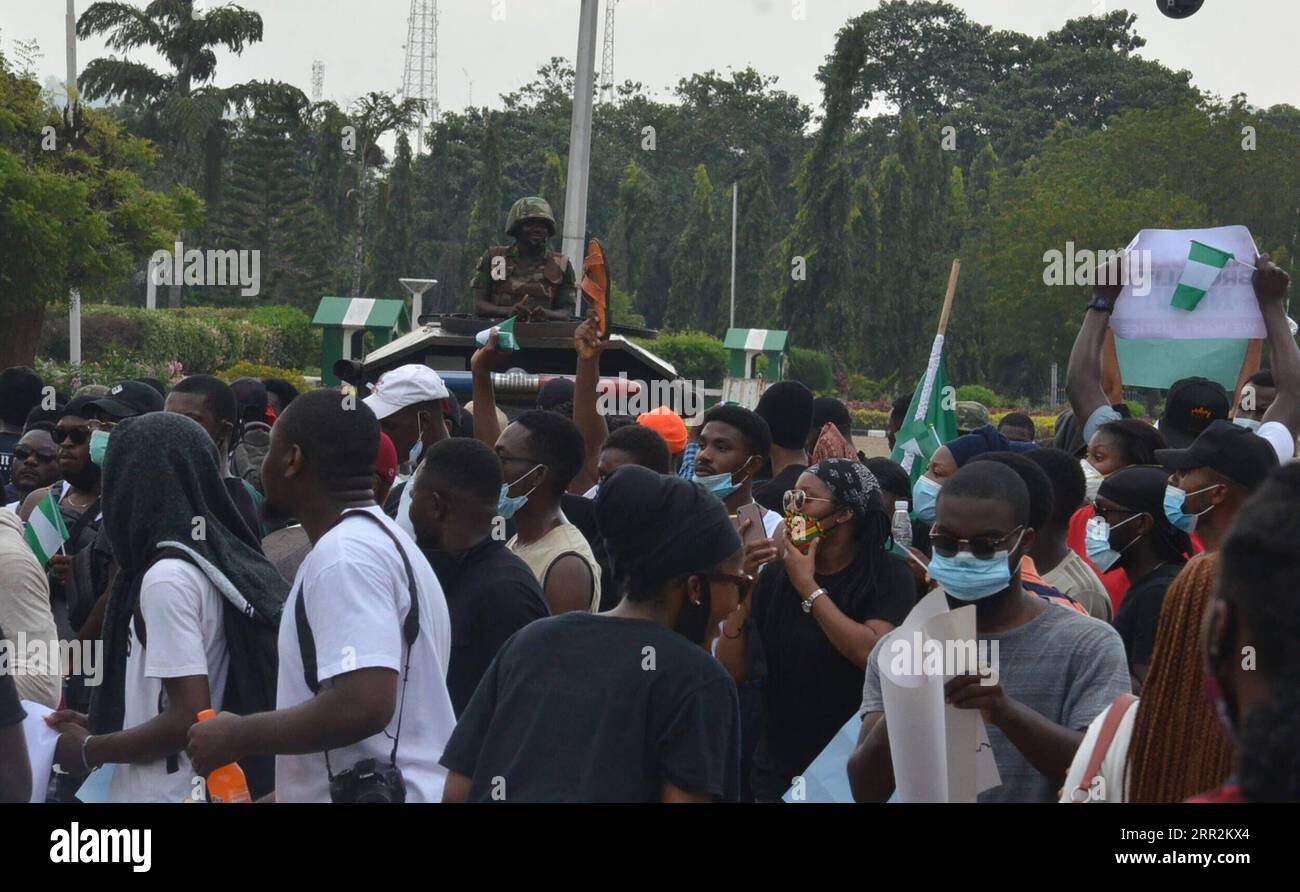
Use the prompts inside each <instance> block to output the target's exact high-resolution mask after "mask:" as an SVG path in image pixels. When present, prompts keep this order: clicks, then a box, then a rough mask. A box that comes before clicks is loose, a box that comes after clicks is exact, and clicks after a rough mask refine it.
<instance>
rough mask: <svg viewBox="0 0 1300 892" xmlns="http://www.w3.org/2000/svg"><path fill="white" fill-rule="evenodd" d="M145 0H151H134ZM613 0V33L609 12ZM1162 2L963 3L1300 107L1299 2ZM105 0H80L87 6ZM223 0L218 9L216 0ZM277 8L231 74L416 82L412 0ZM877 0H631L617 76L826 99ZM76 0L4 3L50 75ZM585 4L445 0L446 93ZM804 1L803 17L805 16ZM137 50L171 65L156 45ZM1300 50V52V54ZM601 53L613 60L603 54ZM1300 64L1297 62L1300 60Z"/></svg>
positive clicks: (554, 29)
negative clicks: (1132, 15)
mask: <svg viewBox="0 0 1300 892" xmlns="http://www.w3.org/2000/svg"><path fill="white" fill-rule="evenodd" d="M133 2H134V5H136V6H140V7H144V6H145V5H147V3H146V0H133ZM608 2H609V0H601V4H600V5H601V10H602V12H601V15H602V21H601V25H600V26H599V30H598V40H599V38H600V35H602V34H603V28H604V25H603V16H604V9H605V7H606V6H607V5H608ZM1157 2H1158V0H1128V2H1127V3H1118V2H1115V0H955V5H957V6H959V7H961V8H962V9H964V10H965V11H966V13H967V15H968V16H970V17H971V18H972V19H974V20H975V21H978V22H981V23H983V24H986V25H989V26H992V27H993V28H996V29H1009V30H1017V31H1022V32H1025V33H1028V34H1032V35H1042V34H1045V33H1047V32H1048V31H1051V30H1054V29H1056V28H1059V27H1060V26H1061V25H1062V24H1063V23H1064V22H1065V21H1066V20H1068V19H1070V18H1075V17H1079V16H1085V15H1090V14H1093V13H1095V12H1105V11H1106V10H1107V9H1110V8H1127V9H1130V10H1133V11H1135V12H1137V13H1138V22H1137V30H1138V33H1140V34H1141V35H1142V36H1143V37H1144V38H1146V40H1147V46H1146V47H1144V48H1143V49H1142V50H1141V54H1142V55H1143V56H1145V57H1147V58H1152V59H1156V60H1158V61H1160V62H1162V63H1163V64H1165V65H1167V66H1169V67H1171V68H1174V69H1180V68H1186V69H1188V70H1189V71H1191V72H1192V75H1193V83H1194V84H1195V85H1196V86H1198V87H1200V88H1201V89H1203V90H1206V91H1208V92H1211V93H1216V94H1218V95H1220V96H1222V97H1224V98H1227V97H1228V96H1231V95H1233V94H1235V93H1245V94H1247V96H1248V98H1249V100H1250V101H1251V102H1252V103H1253V104H1255V105H1260V106H1269V105H1274V104H1277V103H1289V104H1292V105H1297V106H1300V79H1297V78H1296V77H1295V71H1296V68H1295V64H1296V63H1295V58H1294V55H1295V48H1294V36H1295V34H1297V33H1300V3H1296V2H1294V0H1206V3H1205V6H1204V8H1202V9H1201V11H1200V12H1198V13H1197V14H1196V15H1194V16H1193V17H1191V18H1190V19H1185V20H1181V21H1179V20H1173V19H1167V18H1165V17H1164V16H1163V15H1161V14H1160V13H1159V12H1158V11H1157V9H1156V4H1157ZM89 5H90V4H89V0H76V8H77V11H78V13H80V12H82V11H83V10H84V9H85V8H86V7H88V6H89ZM207 5H208V6H209V7H210V6H213V5H217V4H216V3H215V2H213V0H208V2H207ZM241 5H243V6H245V7H246V8H248V9H253V10H256V11H257V12H259V13H261V15H262V17H263V19H264V21H265V40H264V41H263V42H262V43H260V44H256V45H254V46H252V47H249V48H247V49H246V50H245V51H244V53H243V55H242V56H235V55H234V54H232V53H229V52H227V51H225V50H218V67H217V83H218V84H220V85H224V84H230V83H237V82H241V81H245V80H252V79H262V80H265V79H276V80H283V81H287V82H289V83H292V84H295V85H297V86H299V87H301V88H302V89H303V90H304V92H308V93H310V87H311V69H312V62H313V61H314V60H320V61H322V62H324V64H325V96H326V98H330V99H334V100H335V101H337V102H339V103H340V104H347V103H349V102H350V101H351V100H352V99H355V98H356V97H358V96H360V95H361V94H363V93H365V92H367V91H370V90H388V91H393V92H396V91H397V90H399V89H400V87H401V84H402V71H403V61H404V50H403V44H404V43H405V41H406V31H407V15H408V12H409V9H410V5H411V4H410V0H242V3H241ZM878 5H879V4H878V2H877V0H621V2H620V3H619V4H618V7H617V14H616V17H615V20H616V26H617V27H616V36H615V62H614V74H615V79H616V80H617V81H619V82H621V81H623V80H625V79H630V80H634V81H640V82H641V83H643V84H644V85H645V86H646V87H647V88H648V89H649V90H650V91H651V92H652V93H655V94H657V95H659V96H661V97H664V98H666V97H667V96H668V95H669V91H670V90H671V88H672V86H673V85H674V84H676V82H677V81H678V79H680V78H682V77H686V76H689V75H691V74H693V73H696V72H702V71H706V70H708V69H710V68H712V69H716V70H718V71H722V72H725V71H726V70H727V69H730V68H736V69H739V68H744V67H745V66H747V65H752V66H754V67H755V68H756V69H758V70H759V71H760V72H762V73H764V74H769V75H775V76H776V77H777V78H778V87H780V88H781V89H784V90H788V91H790V92H792V93H794V94H796V95H798V96H799V97H800V98H801V99H802V100H804V101H805V102H807V103H808V104H810V105H812V106H813V107H814V109H819V107H820V92H819V90H818V85H817V81H816V79H815V74H816V71H817V68H818V66H819V65H821V64H822V62H823V61H824V60H825V58H826V56H827V54H828V53H829V52H830V51H831V49H832V48H833V46H834V41H835V34H836V32H837V31H838V30H839V28H840V27H841V26H842V25H843V24H844V22H845V21H847V20H848V19H849V18H851V17H853V16H855V15H858V14H860V13H862V12H864V11H867V10H870V9H874V8H876V7H877V6H878ZM65 8H66V2H65V0H0V47H3V48H4V49H5V51H6V53H8V52H9V51H10V50H11V49H12V45H13V42H14V41H15V40H20V39H22V40H27V39H32V38H35V39H36V41H37V42H38V43H39V45H40V47H41V50H42V51H43V53H44V57H43V58H42V59H41V60H40V62H39V63H38V68H39V72H40V76H41V80H42V81H44V80H45V79H46V78H47V77H50V76H53V77H55V78H57V79H58V80H60V81H61V80H62V78H63V72H64V71H65V67H66V66H65V62H64V50H63V46H64V13H65ZM578 9H579V0H441V2H440V3H439V10H440V23H439V29H438V37H439V75H440V83H439V91H438V95H439V101H440V103H441V105H442V107H443V108H444V109H456V110H459V109H463V108H465V107H466V106H468V105H469V104H470V101H471V89H472V99H473V103H474V104H476V105H479V106H482V105H485V104H487V105H490V106H493V107H499V106H500V100H499V98H498V97H499V96H500V94H502V93H505V92H510V91H512V90H514V89H516V88H518V87H519V86H521V85H523V84H524V83H526V82H528V81H529V80H531V79H532V78H533V76H534V75H535V73H536V71H537V68H538V67H539V66H540V65H541V64H543V63H545V62H546V61H547V60H548V59H549V58H550V57H551V56H564V57H566V58H567V59H570V60H571V59H572V58H573V56H574V53H575V51H576V48H577V31H578ZM800 12H802V18H798V17H797V16H798V15H799V13H800ZM107 53H108V50H107V48H106V47H105V46H104V43H103V41H102V39H98V38H97V39H92V40H86V41H82V42H79V44H78V54H79V55H78V61H79V63H80V64H81V65H84V64H85V63H86V62H87V61H89V60H90V59H93V58H96V57H98V56H101V55H106V54H107ZM132 58H134V59H136V60H138V61H142V62H146V63H150V64H155V65H156V64H157V63H158V59H157V57H156V56H154V55H153V54H151V53H148V52H146V51H136V53H135V54H133V56H132ZM1287 59H1291V61H1290V62H1287V61H1286V60H1287ZM596 64H597V66H599V64H600V52H599V48H598V50H597V57H596ZM1288 71H1289V72H1290V74H1287V72H1288Z"/></svg>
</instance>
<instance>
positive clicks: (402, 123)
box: [349, 92, 424, 297]
mask: <svg viewBox="0 0 1300 892" xmlns="http://www.w3.org/2000/svg"><path fill="white" fill-rule="evenodd" d="M423 114H424V102H423V100H420V99H403V100H402V101H401V102H395V101H394V100H393V97H392V95H391V94H388V93H375V92H372V93H367V94H366V95H365V96H362V97H361V98H360V99H358V100H357V101H356V102H355V103H354V104H353V106H352V114H351V116H350V120H351V122H352V126H353V127H354V128H356V132H355V138H356V156H355V158H354V160H353V166H354V169H355V171H356V185H355V186H354V188H353V189H352V191H351V192H350V193H349V196H350V197H351V198H352V199H353V200H354V201H355V202H356V215H355V216H354V217H353V255H352V295H353V296H354V297H360V296H361V272H362V267H363V266H364V264H365V256H366V204H367V202H366V191H367V190H366V185H367V184H366V175H367V173H368V171H369V170H370V169H371V168H373V167H374V166H376V165H378V164H382V163H383V160H384V155H383V151H382V150H381V149H380V148H379V146H378V142H379V140H380V139H382V138H383V137H384V135H385V134H387V133H391V132H393V131H394V130H410V129H411V128H412V127H414V126H415V125H416V123H417V122H418V121H419V120H420V117H421V116H422V115H423Z"/></svg>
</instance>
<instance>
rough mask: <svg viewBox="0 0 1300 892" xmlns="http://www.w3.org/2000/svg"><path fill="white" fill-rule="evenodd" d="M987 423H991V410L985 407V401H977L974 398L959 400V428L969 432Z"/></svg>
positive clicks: (963, 431)
mask: <svg viewBox="0 0 1300 892" xmlns="http://www.w3.org/2000/svg"><path fill="white" fill-rule="evenodd" d="M986 424H989V410H988V409H986V408H985V407H984V404H983V403H977V402H975V401H974V400H959V401H958V402H957V430H959V431H961V432H962V433H967V432H969V431H973V430H975V428H977V427H983V426H984V425H986Z"/></svg>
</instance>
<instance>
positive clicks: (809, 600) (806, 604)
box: [803, 588, 826, 613]
mask: <svg viewBox="0 0 1300 892" xmlns="http://www.w3.org/2000/svg"><path fill="white" fill-rule="evenodd" d="M824 594H826V589H824V588H819V589H817V591H815V592H813V593H812V594H811V595H809V596H808V597H806V598H804V599H803V612H804V613H812V607H813V601H816V600H817V599H818V598H820V597H821V596H822V595H824Z"/></svg>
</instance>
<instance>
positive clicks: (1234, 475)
mask: <svg viewBox="0 0 1300 892" xmlns="http://www.w3.org/2000/svg"><path fill="white" fill-rule="evenodd" d="M1156 461H1158V462H1160V464H1161V465H1163V466H1164V468H1165V470H1167V471H1190V470H1192V469H1193V468H1209V469H1210V470H1211V471H1217V472H1218V473H1220V474H1222V475H1223V476H1224V477H1227V478H1228V479H1229V480H1231V481H1232V482H1233V483H1236V484H1238V485H1240V486H1244V487H1245V488H1246V489H1247V490H1248V491H1251V490H1254V489H1255V488H1256V487H1257V486H1259V485H1260V484H1261V483H1263V482H1264V479H1265V478H1266V477H1268V475H1269V472H1270V471H1272V470H1273V469H1274V468H1276V467H1277V452H1276V451H1275V450H1274V449H1273V445H1272V444H1271V443H1269V442H1268V440H1265V439H1264V438H1263V437H1261V436H1259V435H1258V434H1256V433H1254V432H1253V431H1249V430H1246V428H1244V427H1238V426H1237V425H1235V424H1233V423H1232V422H1231V421H1224V420H1222V419H1220V420H1216V421H1212V422H1210V426H1209V427H1207V428H1206V429H1205V430H1204V431H1202V432H1201V435H1200V436H1199V437H1197V438H1196V439H1195V440H1194V441H1192V445H1191V446H1189V447H1188V448H1186V449H1157V450H1156Z"/></svg>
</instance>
